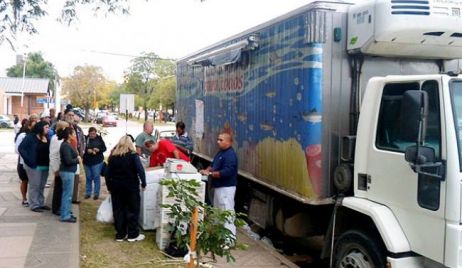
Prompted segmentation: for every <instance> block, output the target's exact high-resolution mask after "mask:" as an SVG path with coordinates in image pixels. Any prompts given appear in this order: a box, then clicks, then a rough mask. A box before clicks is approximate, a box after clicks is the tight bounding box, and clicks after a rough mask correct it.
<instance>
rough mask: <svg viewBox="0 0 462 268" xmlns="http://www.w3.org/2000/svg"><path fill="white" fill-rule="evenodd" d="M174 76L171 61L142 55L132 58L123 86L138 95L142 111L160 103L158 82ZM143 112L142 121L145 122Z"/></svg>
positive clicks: (153, 54) (145, 117)
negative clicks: (157, 88)
mask: <svg viewBox="0 0 462 268" xmlns="http://www.w3.org/2000/svg"><path fill="white" fill-rule="evenodd" d="M174 74H175V64H174V63H173V61H172V60H168V59H162V58H160V57H159V56H158V55H156V54H155V53H152V52H151V53H143V55H142V56H140V57H137V58H134V59H133V60H132V65H131V67H130V70H129V73H128V74H127V76H126V82H125V85H126V87H127V89H128V90H129V91H130V92H132V93H135V94H137V95H138V101H139V99H141V100H142V102H143V109H144V111H147V110H148V104H150V106H151V105H152V106H151V108H152V107H155V106H156V104H158V103H159V102H160V98H159V96H156V95H157V90H155V89H156V86H157V85H158V83H159V81H162V80H163V79H166V78H169V77H172V76H173V75H174ZM147 116H148V115H147V113H146V112H145V116H144V119H145V120H147Z"/></svg>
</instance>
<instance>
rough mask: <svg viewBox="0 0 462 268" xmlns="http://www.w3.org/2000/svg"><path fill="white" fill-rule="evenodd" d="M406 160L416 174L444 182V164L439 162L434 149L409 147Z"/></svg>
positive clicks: (405, 155)
mask: <svg viewBox="0 0 462 268" xmlns="http://www.w3.org/2000/svg"><path fill="white" fill-rule="evenodd" d="M404 159H406V161H407V162H408V163H409V165H410V166H411V168H412V170H413V171H414V172H415V173H417V174H421V175H425V176H429V177H432V178H436V179H440V180H444V164H443V162H437V159H436V154H435V149H433V148H432V147H428V146H422V145H412V146H409V147H407V148H406V152H405V153H404Z"/></svg>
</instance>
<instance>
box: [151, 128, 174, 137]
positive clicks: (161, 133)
mask: <svg viewBox="0 0 462 268" xmlns="http://www.w3.org/2000/svg"><path fill="white" fill-rule="evenodd" d="M175 134H176V129H175V127H174V126H173V128H172V129H162V130H159V129H156V131H155V132H154V138H155V139H154V140H155V141H157V140H159V139H169V140H171V139H172V138H173V136H175Z"/></svg>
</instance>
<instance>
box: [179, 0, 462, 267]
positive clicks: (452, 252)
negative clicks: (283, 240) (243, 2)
mask: <svg viewBox="0 0 462 268" xmlns="http://www.w3.org/2000/svg"><path fill="white" fill-rule="evenodd" d="M461 8H462V1H438V0H436V1H414V0H411V1H407V0H406V1H404V0H393V1H385V0H376V1H370V2H364V3H361V4H356V5H352V4H349V3H345V2H314V3H311V4H308V5H306V6H304V7H301V8H299V9H297V10H295V11H293V12H290V13H288V14H286V15H283V16H281V17H278V18H275V19H273V20H271V21H269V22H267V23H264V24H262V25H259V26H257V27H254V28H252V29H249V30H247V31H245V32H243V33H241V34H237V35H235V36H232V37H230V38H228V39H226V40H223V41H222V42H219V43H217V44H214V45H211V46H209V47H207V48H205V49H203V50H200V51H198V52H196V53H194V54H192V55H189V56H186V57H184V58H183V59H181V60H179V61H178V63H177V105H176V106H177V109H178V114H177V119H178V120H182V121H184V122H185V123H186V126H187V128H188V132H189V135H191V136H192V137H193V139H194V151H193V154H194V156H195V162H196V163H197V164H198V165H205V164H206V162H207V161H211V160H212V158H213V155H214V154H215V153H216V150H217V147H216V144H215V142H214V141H215V140H216V137H217V135H218V134H219V133H220V132H221V131H225V132H229V133H232V134H233V137H234V144H233V147H234V149H235V150H236V152H237V154H238V159H239V174H240V175H241V178H240V179H241V182H242V183H241V184H240V185H239V186H238V191H239V187H247V188H246V189H245V191H244V192H245V193H246V195H247V198H248V206H249V208H248V213H249V218H251V219H252V220H254V221H255V222H256V223H257V224H259V225H261V226H262V227H268V226H272V227H276V228H277V229H279V230H280V231H282V232H283V233H285V234H287V235H290V236H294V237H300V236H309V235H313V234H324V235H325V237H326V243H325V244H326V246H325V251H324V252H325V255H326V256H330V257H331V259H332V261H333V264H334V265H335V266H336V267H350V266H348V265H351V264H349V262H351V261H353V262H354V261H356V262H357V263H360V265H358V266H352V267H382V266H384V265H386V264H387V263H388V264H389V265H391V267H422V266H423V265H425V266H432V265H434V266H435V267H438V266H448V267H459V266H461V265H462V264H460V263H462V253H461V252H460V251H459V249H460V248H462V239H461V238H460V237H462V236H461V232H462V228H461V226H460V222H461V209H462V207H461V187H460V177H461V174H460V172H461V168H460V165H459V164H458V163H459V159H460V154H459V153H458V152H459V151H461V150H462V149H459V147H458V146H459V143H460V139H461V138H460V133H459V130H458V129H459V127H460V126H462V123H459V122H462V120H460V121H459V116H460V114H458V111H459V110H461V111H462V108H460V107H462V104H459V102H460V99H459V97H458V95H459V91H462V88H461V77H460V76H458V75H457V74H456V73H458V72H460V61H459V60H457V59H460V58H462V30H461V29H462V28H461V27H460V25H462V17H461V14H460V9H461ZM448 71H453V72H452V73H449V74H448ZM460 94H461V95H462V92H461V93H460ZM461 103H462V102H461ZM461 114H462V112H461ZM449 158H451V159H449ZM423 222H425V224H423ZM352 241H354V242H352ZM358 241H359V242H358ZM331 245H334V247H333V248H332V247H331ZM358 245H359V246H358ZM358 252H359V253H358ZM329 253H330V254H329ZM368 265H370V266H368Z"/></svg>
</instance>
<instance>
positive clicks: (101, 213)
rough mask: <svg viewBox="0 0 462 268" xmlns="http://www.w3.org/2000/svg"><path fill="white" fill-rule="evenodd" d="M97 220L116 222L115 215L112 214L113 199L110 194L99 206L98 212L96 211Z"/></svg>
mask: <svg viewBox="0 0 462 268" xmlns="http://www.w3.org/2000/svg"><path fill="white" fill-rule="evenodd" d="M96 220H97V221H99V222H104V223H113V222H114V215H113V214H112V200H111V196H110V195H109V196H108V197H106V199H104V201H103V202H102V203H101V205H100V206H99V208H98V212H97V213H96Z"/></svg>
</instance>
